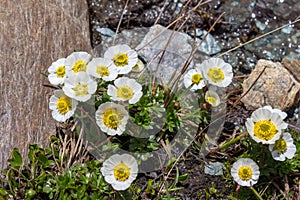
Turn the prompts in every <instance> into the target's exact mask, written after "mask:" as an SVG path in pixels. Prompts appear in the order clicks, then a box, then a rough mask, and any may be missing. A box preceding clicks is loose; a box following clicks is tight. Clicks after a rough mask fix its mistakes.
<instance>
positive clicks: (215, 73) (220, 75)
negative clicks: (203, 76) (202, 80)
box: [207, 67, 224, 83]
mask: <svg viewBox="0 0 300 200" xmlns="http://www.w3.org/2000/svg"><path fill="white" fill-rule="evenodd" d="M207 75H208V77H209V78H210V80H211V81H212V82H215V83H218V82H221V81H223V80H224V72H223V71H222V70H221V69H220V68H218V67H212V68H210V69H209V70H208V72H207Z"/></svg>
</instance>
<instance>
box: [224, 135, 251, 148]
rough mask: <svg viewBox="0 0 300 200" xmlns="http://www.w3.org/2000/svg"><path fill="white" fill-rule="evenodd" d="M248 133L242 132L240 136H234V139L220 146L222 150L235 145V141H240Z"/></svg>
mask: <svg viewBox="0 0 300 200" xmlns="http://www.w3.org/2000/svg"><path fill="white" fill-rule="evenodd" d="M245 135H246V132H244V133H242V134H240V135H239V136H237V137H236V138H233V139H232V140H230V141H228V142H226V143H224V144H223V145H222V146H220V148H219V149H220V150H224V149H227V148H228V147H229V146H230V145H233V144H234V143H237V142H238V141H240V139H241V138H243V137H244V136H245Z"/></svg>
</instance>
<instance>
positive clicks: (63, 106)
mask: <svg viewBox="0 0 300 200" xmlns="http://www.w3.org/2000/svg"><path fill="white" fill-rule="evenodd" d="M77 104H78V102H77V101H76V100H74V99H71V98H69V97H67V96H66V95H65V94H64V92H63V91H62V90H55V91H54V95H52V96H51V97H50V103H49V108H50V109H51V110H52V117H53V118H54V119H55V120H56V121H58V122H64V121H66V120H67V119H69V118H70V117H71V116H72V115H73V114H74V112H75V110H76V106H77Z"/></svg>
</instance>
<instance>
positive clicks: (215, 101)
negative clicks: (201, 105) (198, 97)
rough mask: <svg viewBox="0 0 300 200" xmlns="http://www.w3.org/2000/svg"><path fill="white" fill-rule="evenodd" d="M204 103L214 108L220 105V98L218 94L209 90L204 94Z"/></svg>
mask: <svg viewBox="0 0 300 200" xmlns="http://www.w3.org/2000/svg"><path fill="white" fill-rule="evenodd" d="M204 98H205V101H206V102H208V103H209V104H210V105H211V106H213V107H216V106H218V105H219V104H220V102H221V101H220V97H219V95H218V93H216V92H215V91H214V90H212V89H210V90H208V91H207V92H206V93H205V97H204Z"/></svg>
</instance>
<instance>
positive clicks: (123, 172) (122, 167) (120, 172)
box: [114, 162, 130, 181]
mask: <svg viewBox="0 0 300 200" xmlns="http://www.w3.org/2000/svg"><path fill="white" fill-rule="evenodd" d="M114 176H115V178H116V180H118V181H126V180H127V179H128V178H129V176H130V168H129V167H128V166H127V165H126V164H124V163H123V162H120V163H119V164H118V165H117V166H115V168H114Z"/></svg>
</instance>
